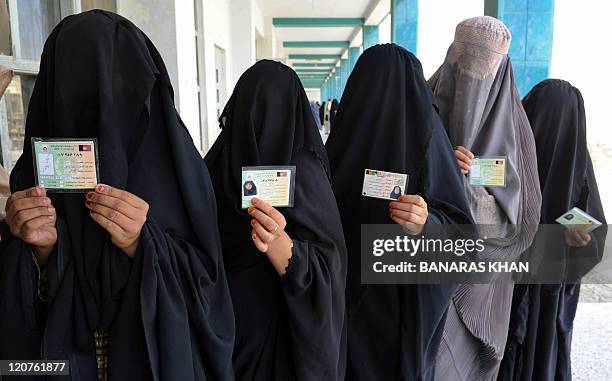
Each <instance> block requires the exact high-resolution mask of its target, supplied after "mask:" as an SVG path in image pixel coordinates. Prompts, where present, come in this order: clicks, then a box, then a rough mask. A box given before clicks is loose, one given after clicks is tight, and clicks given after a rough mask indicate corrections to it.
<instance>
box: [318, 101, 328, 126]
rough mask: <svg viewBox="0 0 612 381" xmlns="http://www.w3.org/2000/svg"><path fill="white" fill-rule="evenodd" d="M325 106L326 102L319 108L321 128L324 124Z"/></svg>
mask: <svg viewBox="0 0 612 381" xmlns="http://www.w3.org/2000/svg"><path fill="white" fill-rule="evenodd" d="M326 104H327V102H323V103H321V106H319V121H320V122H321V126H323V124H324V123H325V105H326Z"/></svg>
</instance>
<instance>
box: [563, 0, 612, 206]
mask: <svg viewBox="0 0 612 381" xmlns="http://www.w3.org/2000/svg"><path fill="white" fill-rule="evenodd" d="M611 14H612V3H610V2H606V1H598V0H583V1H575V0H556V1H555V19H554V30H553V51H552V60H551V77H552V78H559V79H564V80H566V81H569V82H570V83H571V84H572V85H574V86H576V87H577V88H578V89H579V90H580V92H581V93H582V96H583V98H584V108H585V112H586V118H587V138H588V142H589V149H590V151H591V158H592V159H593V165H594V167H595V175H596V177H597V182H598V185H599V192H600V194H601V197H602V201H603V204H604V209H605V210H606V214H607V215H608V216H610V215H611V214H612V194H611V193H610V192H606V190H608V189H611V187H612V131H611V128H612V122H610V117H609V114H610V112H609V110H610V100H611V97H610V89H611V88H612V77H610V76H609V75H608V74H607V73H608V71H609V66H610V59H609V57H610V53H609V52H608V50H609V49H608V47H607V45H606V43H605V41H606V38H607V36H608V35H609V29H608V28H609V24H610V20H609V19H610V15H611Z"/></svg>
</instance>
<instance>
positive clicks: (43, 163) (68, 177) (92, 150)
mask: <svg viewBox="0 0 612 381" xmlns="http://www.w3.org/2000/svg"><path fill="white" fill-rule="evenodd" d="M32 154H33V156H34V175H35V178H36V185H37V186H39V187H42V188H45V189H46V190H47V191H48V192H58V193H69V192H76V193H79V192H80V193H84V192H87V191H91V190H93V189H95V187H96V184H98V183H99V181H100V176H99V171H98V144H97V140H96V139H43V138H32Z"/></svg>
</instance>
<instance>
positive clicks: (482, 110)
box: [429, 16, 542, 381]
mask: <svg viewBox="0 0 612 381" xmlns="http://www.w3.org/2000/svg"><path fill="white" fill-rule="evenodd" d="M510 41H511V36H510V31H509V30H508V28H507V27H506V26H505V25H504V24H503V23H502V22H501V21H499V20H497V19H495V18H493V17H488V16H480V17H474V18H471V19H467V20H465V21H462V22H461V23H459V25H457V28H456V30H455V39H454V41H453V43H452V44H451V46H450V48H449V49H448V52H447V54H446V59H445V60H444V63H443V64H442V66H441V67H440V68H439V69H438V71H437V72H436V73H435V74H434V75H433V77H432V78H431V79H430V80H429V84H430V86H431V88H432V89H433V93H434V95H435V97H436V99H437V103H438V106H439V108H440V116H441V118H442V121H443V123H444V126H445V128H446V131H447V133H448V136H449V138H450V141H451V143H452V144H453V146H454V147H455V156H456V158H457V164H458V167H459V168H460V169H461V171H462V172H463V173H464V174H467V173H468V172H469V171H470V169H471V167H470V165H471V160H472V159H473V158H474V157H475V156H483V157H487V156H489V157H499V156H503V157H505V158H506V167H505V186H504V187H483V186H474V185H470V183H469V180H468V178H467V177H464V178H463V183H464V185H463V191H464V193H465V195H466V196H467V199H468V201H469V203H470V209H471V212H472V215H473V217H474V220H475V221H476V223H477V224H479V226H478V227H479V229H480V231H479V234H480V236H481V237H488V239H487V240H486V246H485V247H486V249H485V251H483V252H482V253H481V254H480V256H481V257H482V258H483V259H485V260H491V259H498V260H514V259H516V258H518V257H519V256H520V255H521V253H522V252H523V251H524V250H525V249H527V248H528V247H529V245H530V244H531V242H532V239H533V236H534V235H535V231H536V229H537V224H538V222H539V219H540V205H541V201H542V197H541V194H540V186H539V181H538V172H537V157H536V151H535V141H534V138H533V133H532V132H531V128H530V127H529V121H528V120H527V116H526V115H525V111H524V110H523V107H522V105H521V103H520V99H519V97H518V92H517V90H516V87H515V84H514V77H513V73H512V65H511V63H510V58H509V57H508V55H507V52H508V47H509V46H510ZM512 289H513V284H512V280H511V279H505V278H500V279H498V280H493V281H491V282H490V283H489V284H464V285H461V286H460V287H459V288H458V290H457V291H456V293H455V295H454V297H453V302H452V303H451V304H450V307H449V312H448V318H447V320H446V326H445V328H444V334H443V337H442V344H441V345H440V351H439V353H438V358H437V372H436V379H437V380H449V381H450V380H452V381H460V380H492V379H495V377H496V376H497V373H498V370H499V365H500V362H501V359H502V356H503V351H504V348H505V344H506V337H507V332H508V322H509V319H510V307H511V303H512Z"/></svg>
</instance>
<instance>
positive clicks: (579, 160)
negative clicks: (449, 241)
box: [498, 79, 607, 381]
mask: <svg viewBox="0 0 612 381" xmlns="http://www.w3.org/2000/svg"><path fill="white" fill-rule="evenodd" d="M523 106H524V107H525V112H526V113H527V117H528V118H529V122H530V124H531V128H532V129H533V133H534V136H535V139H536V147H537V151H538V169H539V171H538V172H539V175H540V187H541V188H542V195H543V200H542V213H541V217H540V222H541V223H542V224H555V223H556V222H555V221H556V219H557V218H559V216H561V215H563V214H564V213H566V212H567V211H568V210H570V209H572V208H574V207H578V208H580V209H582V210H584V211H585V212H587V213H588V214H590V215H591V216H593V217H594V218H595V219H597V220H598V221H600V222H602V224H604V225H603V226H600V227H598V228H597V229H595V230H594V231H592V232H585V231H581V230H580V229H566V228H565V227H562V226H559V225H557V226H558V228H552V227H551V226H549V227H547V228H546V231H547V234H546V235H547V236H549V237H547V238H546V241H545V245H546V246H545V247H546V254H547V258H548V257H552V258H554V259H555V261H554V262H553V261H547V265H546V266H544V265H540V266H539V267H541V268H542V270H543V271H551V270H552V271H554V272H555V273H556V274H559V279H560V280H561V281H564V282H566V283H559V284H554V283H553V282H550V281H548V278H544V279H541V280H539V282H542V281H546V284H517V285H516V286H515V287H514V295H513V305H512V315H511V319H510V328H509V331H508V342H507V344H506V353H505V355H504V361H503V362H502V367H501V371H500V374H499V376H498V379H499V380H501V381H510V380H521V381H530V380H542V381H548V380H550V381H552V380H555V381H566V380H571V379H572V367H571V353H570V352H571V343H572V330H573V323H574V317H575V315H576V308H577V307H578V298H579V295H580V284H579V283H578V282H579V280H580V278H581V276H582V275H584V274H585V273H586V272H588V271H589V270H590V269H591V268H592V266H593V265H595V264H597V263H598V262H599V260H600V259H601V258H602V256H603V252H604V247H605V240H606V234H607V225H605V224H606V218H605V215H604V210H603V206H602V204H601V199H600V197H599V189H598V187H597V181H596V179H595V173H594V171H593V164H592V163H591V157H590V155H589V151H588V148H587V126H586V115H585V111H584V101H583V100H582V95H581V94H580V91H579V90H578V89H577V88H575V87H574V86H572V85H571V84H570V83H568V82H566V81H563V80H560V79H547V80H544V81H542V82H540V83H539V84H537V85H536V86H535V87H534V88H533V89H532V90H531V91H530V92H529V94H527V96H526V97H525V98H524V99H523ZM543 226H544V225H543ZM553 229H554V230H553ZM537 238H539V237H536V239H537ZM537 242H539V241H537ZM537 242H536V243H534V245H537ZM562 258H563V260H560V259H562ZM565 258H567V259H565ZM558 263H562V264H563V266H564V267H565V269H564V268H558V266H556V265H557V264H558ZM561 274H563V276H562V275H561ZM534 276H537V273H536V275H534ZM563 277H567V279H563ZM536 281H538V279H536ZM539 282H538V283H539ZM532 283H535V282H532Z"/></svg>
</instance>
